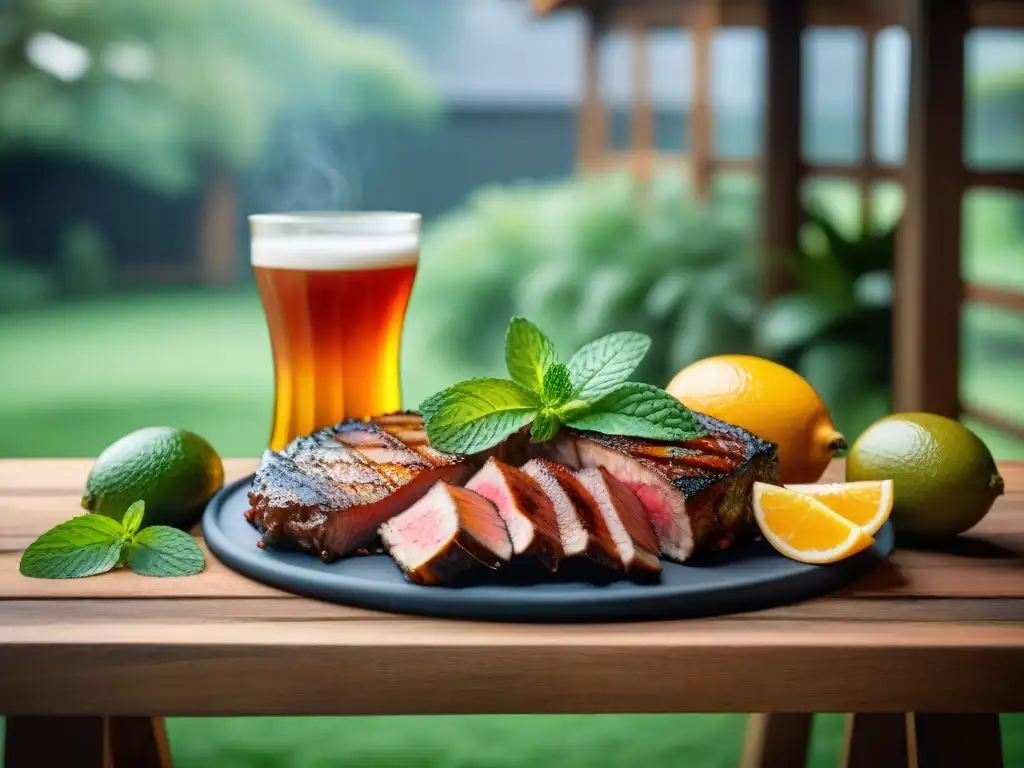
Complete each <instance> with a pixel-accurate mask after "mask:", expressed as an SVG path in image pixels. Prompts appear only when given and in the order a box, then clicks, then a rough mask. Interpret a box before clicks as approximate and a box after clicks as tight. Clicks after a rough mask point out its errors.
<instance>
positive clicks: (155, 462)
mask: <svg viewBox="0 0 1024 768" xmlns="http://www.w3.org/2000/svg"><path fill="white" fill-rule="evenodd" d="M223 484H224V465H223V464H222V463H221V460H220V456H218V455H217V452H216V451H215V450H214V449H213V447H212V446H211V445H210V444H209V443H208V442H206V440H204V439H203V438H201V437H199V435H196V434H193V433H192V432H186V431H185V430H183V429H175V428H173V427H147V428H145V429H140V430H137V431H135V432H132V433H130V434H128V435H125V436H124V437H122V438H121V439H120V440H118V441H117V442H116V443H114V444H113V445H111V446H110V447H108V448H107V449H106V450H104V451H103V453H101V454H100V456H99V458H98V459H96V463H95V464H94V465H93V468H92V471H91V472H90V473H89V479H88V480H87V481H86V484H85V495H84V496H83V497H82V506H83V507H85V508H86V509H87V510H89V511H90V512H95V513H97V514H100V515H106V516H107V517H112V518H114V519H115V520H120V519H121V517H122V516H123V515H124V513H125V510H126V509H128V506H129V505H130V504H132V503H133V502H135V501H138V500H139V499H142V500H143V501H144V502H146V514H145V516H144V517H143V519H142V525H144V526H146V525H170V526H174V527H175V528H181V529H183V530H187V529H188V528H191V527H192V526H193V525H195V524H196V523H197V522H198V521H199V518H200V517H201V516H202V512H203V507H204V506H205V505H206V502H207V501H209V500H210V498H211V497H212V496H213V494H215V493H216V492H217V491H218V490H220V488H221V486H222V485H223Z"/></svg>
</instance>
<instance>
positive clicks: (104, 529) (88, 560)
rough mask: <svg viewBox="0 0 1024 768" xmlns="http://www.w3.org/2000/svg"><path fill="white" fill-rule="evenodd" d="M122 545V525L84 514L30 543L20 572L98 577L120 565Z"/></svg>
mask: <svg viewBox="0 0 1024 768" xmlns="http://www.w3.org/2000/svg"><path fill="white" fill-rule="evenodd" d="M122 546H124V539H123V538H122V535H121V524H120V523H119V522H117V521H116V520H113V519H112V518H109V517H104V516H103V515H93V514H87V515H80V516H79V517H73V518H72V519H70V520H67V521H65V522H63V523H61V524H59V525H57V526H55V527H53V528H51V529H50V530H48V531H47V532H46V533H44V534H42V535H41V536H40V537H39V538H38V539H36V540H35V541H33V542H32V543H31V544H29V546H28V549H26V550H25V552H24V554H22V556H21V563H20V564H19V565H18V570H19V571H21V573H22V575H23V576H31V577H33V578H36V579H77V578H80V577H82V576H95V575H96V574H97V573H103V572H104V571H109V570H110V569H111V568H113V567H114V566H115V565H117V562H118V559H119V558H120V557H121V547H122Z"/></svg>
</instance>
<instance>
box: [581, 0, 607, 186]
mask: <svg viewBox="0 0 1024 768" xmlns="http://www.w3.org/2000/svg"><path fill="white" fill-rule="evenodd" d="M604 31H605V28H604V18H603V14H602V13H601V12H600V11H599V10H596V9H591V10H590V11H589V12H588V14H587V41H586V47H585V49H584V52H583V102H582V104H581V105H580V117H579V120H580V124H579V146H578V148H577V152H578V163H579V166H580V168H581V169H582V170H584V171H592V170H597V169H598V168H599V167H600V166H601V165H602V163H603V161H604V154H605V148H606V145H607V126H606V122H607V119H608V118H607V114H606V112H605V106H604V98H603V96H602V93H601V90H602V89H601V42H602V40H603V39H604Z"/></svg>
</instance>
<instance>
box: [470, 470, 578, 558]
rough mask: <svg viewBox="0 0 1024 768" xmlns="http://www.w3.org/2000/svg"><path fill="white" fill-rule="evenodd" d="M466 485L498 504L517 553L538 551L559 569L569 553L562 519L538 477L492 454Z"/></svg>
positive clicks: (499, 512)
mask: <svg viewBox="0 0 1024 768" xmlns="http://www.w3.org/2000/svg"><path fill="white" fill-rule="evenodd" d="M466 488H467V489H468V490H470V491H475V492H476V493H478V494H480V495H481V496H483V497H484V498H485V499H488V500H489V501H491V502H492V503H493V504H494V506H495V507H497V509H498V514H499V515H501V519H502V520H504V521H505V527H506V528H508V532H509V536H510V537H511V538H512V548H513V549H514V550H515V553H516V554H517V555H523V554H525V555H534V556H536V557H537V559H538V560H540V561H541V562H542V563H543V564H544V565H545V566H546V567H547V568H548V569H549V570H551V571H556V570H558V561H559V560H561V559H562V558H564V557H565V550H564V549H563V548H562V537H561V535H560V534H559V528H558V520H557V519H556V517H555V508H554V506H552V503H551V499H550V498H548V496H547V495H546V494H545V493H544V489H543V488H541V486H540V484H538V482H537V481H536V480H534V479H533V478H532V477H530V476H529V475H528V474H526V473H525V472H523V471H521V470H519V469H516V468H515V467H513V466H511V465H509V464H505V463H504V462H502V461H498V460H497V459H495V458H494V457H491V458H489V459H488V460H487V463H486V464H484V466H483V468H482V469H481V470H480V471H479V472H477V473H476V474H475V475H473V477H471V478H470V479H469V481H468V482H467V483H466Z"/></svg>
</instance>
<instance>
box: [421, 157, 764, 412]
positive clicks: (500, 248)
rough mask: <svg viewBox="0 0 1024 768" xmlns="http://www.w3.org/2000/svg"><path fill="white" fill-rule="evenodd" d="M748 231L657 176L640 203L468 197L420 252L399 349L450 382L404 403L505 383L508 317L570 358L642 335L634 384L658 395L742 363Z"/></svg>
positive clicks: (751, 286) (750, 299)
mask: <svg viewBox="0 0 1024 768" xmlns="http://www.w3.org/2000/svg"><path fill="white" fill-rule="evenodd" d="M739 199H740V200H743V199H746V198H744V197H742V196H741V197H740V198H739ZM751 219H752V216H751V214H750V212H749V211H747V210H746V206H745V205H743V204H742V202H740V203H737V199H736V195H734V194H733V193H731V192H727V193H724V194H723V195H722V197H720V198H719V199H717V200H715V201H713V202H712V203H709V204H699V203H696V202H694V201H693V199H692V197H691V196H690V195H689V193H688V191H687V189H686V188H685V183H684V182H683V181H682V180H681V179H680V178H679V177H678V176H677V175H675V174H665V175H664V176H659V177H658V178H657V179H656V181H655V183H654V184H653V186H652V188H651V189H650V195H649V196H648V197H647V198H646V199H644V198H642V197H641V196H640V195H638V194H637V190H636V188H635V182H634V180H633V179H632V177H631V176H630V175H628V174H625V175H623V174H609V175H600V176H582V177H574V178H570V179H568V180H565V181H561V182H557V183H551V184H521V185H516V186H514V187H507V186H498V185H495V186H493V187H488V188H485V189H482V190H480V191H478V192H477V193H476V194H475V195H474V196H473V197H472V199H470V200H469V201H468V203H467V205H466V206H465V207H464V208H463V209H461V210H458V211H454V212H452V213H450V214H447V215H446V216H444V217H443V218H441V219H439V220H437V221H436V222H435V223H434V224H433V225H432V226H431V228H430V230H429V231H428V233H427V236H426V238H425V240H424V245H423V259H422V261H421V265H420V274H419V276H418V277H417V285H416V290H415V292H414V295H413V299H412V303H411V305H410V310H409V316H410V318H413V320H412V322H409V323H407V324H406V337H407V340H406V342H405V348H406V349H407V350H411V351H413V352H414V353H418V354H420V355H421V356H422V357H423V358H431V359H433V360H438V359H441V360H443V361H444V365H443V366H436V365H435V366H434V367H440V368H441V369H442V373H443V374H444V375H445V376H446V377H448V379H447V380H444V381H441V380H429V381H428V380H427V378H428V377H426V376H423V377H421V376H417V378H416V380H415V382H413V383H412V388H411V389H410V391H409V393H408V396H409V397H411V398H413V399H415V398H418V397H423V396H426V395H429V394H430V393H431V392H432V391H434V390H435V389H437V388H440V387H442V386H447V385H448V384H451V383H452V382H453V381H454V380H455V379H457V378H459V377H461V376H462V375H463V374H466V375H472V376H485V375H503V374H502V370H503V368H504V356H503V347H502V344H503V338H504V333H505V329H506V327H507V326H508V320H509V317H511V316H513V315H524V316H526V317H529V318H530V319H531V320H533V321H534V322H536V323H537V324H538V325H540V327H541V328H543V329H544V331H545V332H546V333H548V334H549V335H550V337H551V338H552V340H553V341H554V342H555V344H556V345H557V346H558V348H559V351H560V352H561V353H562V354H563V355H564V356H566V357H568V356H569V355H570V354H571V353H572V352H573V351H575V350H576V349H577V348H579V347H580V346H581V345H583V344H585V343H586V342H588V341H591V340H593V339H594V338H597V337H598V336H601V335H603V334H606V333H612V332H614V331H623V330H634V331H640V332H643V333H646V334H648V335H649V336H650V337H651V339H652V347H651V351H650V353H649V354H648V355H647V357H646V358H645V359H644V361H643V364H642V366H641V367H640V369H639V370H638V371H637V373H636V379H637V380H638V381H646V382H650V383H653V384H657V385H659V386H665V384H666V383H667V382H668V380H669V379H670V378H671V377H672V375H674V374H675V373H676V372H677V371H678V370H679V369H681V368H682V367H683V366H684V365H687V364H688V363H690V362H692V361H694V360H697V359H699V358H701V357H705V356H707V355H711V354H716V353H724V352H746V351H748V350H749V349H750V347H751V345H752V328H751V324H752V322H753V319H754V316H755V312H756V310H757V307H756V302H755V296H756V273H755V271H754V266H755V263H754V260H753V253H754V246H753V239H752V237H751V231H752V229H751ZM421 369H425V368H421Z"/></svg>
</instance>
